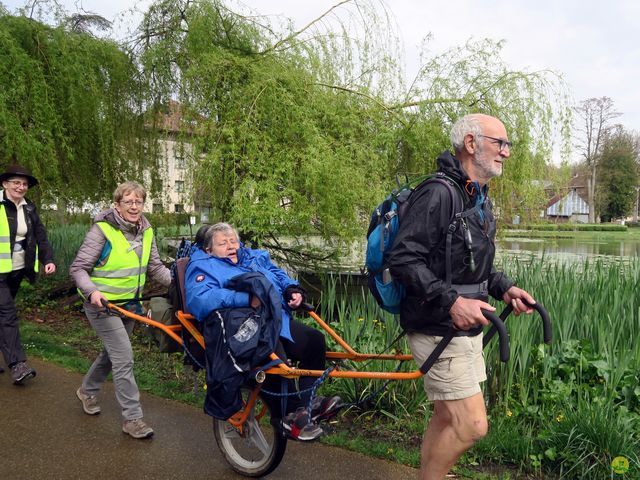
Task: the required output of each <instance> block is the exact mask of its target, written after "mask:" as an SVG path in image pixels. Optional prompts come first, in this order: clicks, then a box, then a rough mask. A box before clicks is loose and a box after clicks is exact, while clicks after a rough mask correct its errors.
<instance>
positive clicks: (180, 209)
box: [173, 203, 184, 213]
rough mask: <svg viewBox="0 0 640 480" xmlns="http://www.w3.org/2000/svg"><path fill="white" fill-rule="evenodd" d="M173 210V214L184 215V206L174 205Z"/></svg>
mask: <svg viewBox="0 0 640 480" xmlns="http://www.w3.org/2000/svg"><path fill="white" fill-rule="evenodd" d="M173 208H174V212H176V213H184V205H182V204H181V203H176V204H175V205H174V206H173Z"/></svg>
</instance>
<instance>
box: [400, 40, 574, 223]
mask: <svg viewBox="0 0 640 480" xmlns="http://www.w3.org/2000/svg"><path fill="white" fill-rule="evenodd" d="M502 48H503V43H502V42H495V41H493V40H489V39H485V40H480V41H469V42H467V43H466V44H464V45H461V46H459V47H455V48H452V49H450V50H449V51H447V52H445V53H443V54H441V55H436V56H432V57H431V58H429V59H428V60H427V61H426V62H425V63H424V65H423V66H422V68H421V69H420V71H419V73H418V75H417V77H416V79H415V80H414V82H413V84H412V87H411V89H409V91H408V93H407V95H406V99H405V100H404V101H403V102H401V103H399V104H398V105H397V106H396V107H395V108H396V109H404V110H410V111H411V112H412V113H411V115H412V116H414V117H415V118H414V120H413V121H412V125H414V126H413V127H412V129H416V130H418V131H420V132H421V133H419V134H418V135H416V134H413V135H411V137H409V138H412V139H414V140H413V141H408V142H406V143H405V144H404V145H403V146H404V148H403V149H402V151H401V152H400V165H402V168H404V169H406V170H409V171H425V170H426V171H429V170H432V169H433V168H435V164H434V162H433V159H434V158H435V155H436V154H437V153H439V152H438V151H434V150H433V148H434V147H436V148H437V147H443V148H450V147H449V140H448V135H446V138H445V135H444V134H445V133H446V134H448V131H449V130H450V128H451V126H452V125H453V123H454V122H455V121H456V120H457V119H458V118H459V117H461V116H462V115H465V114H468V113H476V112H480V113H486V114H489V115H493V116H496V117H498V118H500V119H501V120H502V121H503V122H504V124H505V126H506V128H507V132H508V134H509V138H510V140H511V141H512V142H513V145H514V146H513V148H512V149H511V157H510V158H509V159H508V160H507V161H506V162H505V166H504V173H503V175H502V176H501V177H499V178H496V179H494V180H492V183H491V192H492V193H491V195H492V198H493V201H494V203H495V204H496V205H497V206H498V212H499V213H500V215H501V217H502V219H503V220H505V219H506V220H509V219H511V218H512V216H513V215H515V214H520V215H525V217H529V218H532V217H533V218H535V217H537V216H538V214H539V211H540V210H541V209H542V208H543V205H544V204H545V202H546V196H545V195H544V192H543V191H542V188H543V187H542V185H543V182H542V181H540V180H545V178H541V175H544V174H545V173H544V172H548V169H547V168H546V167H547V166H548V165H549V164H550V163H551V161H552V155H554V152H553V146H554V142H555V145H556V146H557V147H558V148H556V151H561V152H563V154H564V155H566V154H567V148H568V145H569V138H570V135H569V133H570V132H569V127H570V120H571V110H570V108H569V101H568V94H567V91H566V86H565V84H564V82H563V80H562V78H561V76H560V75H559V74H557V73H555V72H552V71H536V72H526V71H518V70H513V69H512V68H510V67H509V65H507V63H506V62H505V61H504V60H503V59H502V56H501V51H502ZM558 127H559V128H558ZM438 132H440V137H439V138H440V139H441V141H442V143H441V145H437V144H435V145H434V144H433V143H432V144H431V146H429V145H423V144H421V143H420V141H423V139H424V137H425V136H432V137H434V138H438ZM429 148H431V150H429ZM425 153H426V155H425Z"/></svg>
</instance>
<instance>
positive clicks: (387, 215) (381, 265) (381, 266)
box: [365, 172, 466, 313]
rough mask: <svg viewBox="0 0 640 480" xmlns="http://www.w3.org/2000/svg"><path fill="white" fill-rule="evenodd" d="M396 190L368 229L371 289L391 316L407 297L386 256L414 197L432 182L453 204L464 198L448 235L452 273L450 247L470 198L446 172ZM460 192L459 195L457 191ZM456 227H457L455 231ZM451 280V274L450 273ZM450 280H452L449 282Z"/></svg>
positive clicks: (367, 259) (401, 185)
mask: <svg viewBox="0 0 640 480" xmlns="http://www.w3.org/2000/svg"><path fill="white" fill-rule="evenodd" d="M396 181H397V183H398V188H397V189H395V190H393V191H392V192H391V193H390V194H389V195H388V196H387V198H385V199H384V201H383V202H382V203H381V204H380V205H378V206H377V207H376V208H375V210H374V211H373V213H372V214H371V221H370V222H369V229H368V230H367V251H366V258H365V269H366V274H367V277H368V278H367V284H368V286H369V290H370V291H371V293H372V294H373V296H374V297H375V299H376V301H377V302H378V305H380V307H382V308H383V309H384V310H386V311H388V312H390V313H400V302H401V301H402V299H403V298H404V296H405V290H404V286H402V285H401V284H400V283H399V282H398V281H396V280H394V279H393V278H392V277H391V274H390V272H389V269H388V268H387V266H386V253H387V252H388V251H389V250H391V247H392V246H393V242H394V240H395V238H396V234H397V233H398V229H399V228H400V222H401V221H402V217H403V216H404V214H405V212H406V210H407V208H408V207H409V197H410V196H411V194H412V193H413V192H414V191H416V190H418V189H421V188H422V187H424V186H425V185H428V184H429V183H434V182H437V183H441V184H443V185H446V187H447V189H448V190H449V194H450V195H451V202H452V205H455V204H456V203H455V202H456V200H455V199H456V198H458V199H460V201H459V202H458V203H459V204H461V206H460V208H457V209H455V211H454V214H453V215H452V219H451V223H450V226H449V229H448V233H447V269H448V272H450V245H451V236H452V235H453V232H454V231H455V229H456V228H457V222H458V219H459V218H460V213H461V212H462V210H463V209H464V201H463V200H462V199H463V198H466V196H465V194H464V192H463V191H462V189H461V188H460V185H458V183H457V182H456V181H455V180H453V179H452V178H450V177H448V176H446V175H445V174H444V173H443V172H437V173H435V174H429V175H423V176H421V177H419V178H417V179H415V180H413V181H406V183H404V184H400V182H399V181H398V180H396ZM455 189H457V190H458V192H459V194H456V193H455V192H454V190H455ZM452 227H453V228H452ZM447 276H448V277H450V273H448V274H447ZM448 281H450V280H449V279H448Z"/></svg>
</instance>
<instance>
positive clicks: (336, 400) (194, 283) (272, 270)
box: [185, 223, 341, 440]
mask: <svg viewBox="0 0 640 480" xmlns="http://www.w3.org/2000/svg"><path fill="white" fill-rule="evenodd" d="M248 272H260V273H262V274H263V275H264V276H265V277H266V278H267V279H268V280H269V281H270V282H271V283H272V284H273V286H274V287H275V288H276V289H277V290H278V292H279V293H280V296H281V299H282V307H283V308H282V327H281V330H280V341H281V344H282V347H283V349H284V353H285V354H286V358H289V359H291V360H294V361H297V362H299V366H300V368H302V369H308V370H324V368H325V353H326V343H325V339H324V335H323V334H322V333H321V332H320V331H318V330H316V329H315V328H312V327H309V326H307V325H304V324H303V323H300V322H297V321H295V320H293V318H292V317H291V315H290V313H289V312H290V311H291V310H295V309H297V308H298V307H300V305H301V304H302V302H303V301H304V290H303V289H302V288H301V287H300V285H299V284H298V283H297V282H296V281H295V280H293V279H291V278H290V277H289V276H288V275H287V274H286V273H285V272H284V271H283V270H282V269H280V268H278V267H277V266H276V265H274V264H273V262H272V261H271V258H270V256H269V253H268V252H266V251H265V250H253V249H250V248H246V247H244V245H243V244H242V243H241V242H240V239H239V236H238V232H237V231H236V230H235V229H234V228H233V227H232V226H231V225H229V224H228V223H217V224H215V225H212V226H211V227H209V229H208V230H207V231H206V234H205V235H204V242H203V250H202V249H196V250H195V251H193V252H192V255H191V259H190V261H189V265H188V266H187V270H186V275H185V295H186V304H187V309H188V310H189V312H190V313H191V314H192V315H193V316H194V317H196V319H198V320H199V321H204V319H206V318H207V317H208V316H209V315H210V314H211V313H212V312H214V311H215V310H218V309H222V308H239V307H248V306H251V307H253V308H256V307H258V306H259V305H260V303H259V300H258V298H257V297H255V296H250V295H249V294H248V293H246V292H239V291H236V290H231V289H228V288H226V285H227V282H228V281H229V280H230V279H232V278H233V277H236V276H238V275H241V274H243V273H248ZM267 377H268V378H267V381H266V382H265V389H266V390H271V391H273V390H275V389H277V388H278V385H279V382H280V380H279V379H278V378H276V377H274V376H273V375H268V376H267ZM314 381H315V379H314V378H313V377H301V378H300V381H299V384H300V389H301V391H305V390H308V389H309V388H311V386H312V385H313V383H314ZM309 395H310V392H305V393H301V394H300V395H297V396H293V397H290V398H289V400H288V402H287V405H288V408H287V410H288V411H289V412H291V413H289V414H288V415H287V416H286V417H285V420H284V422H283V425H284V428H285V429H286V430H287V431H288V432H289V435H290V436H291V437H292V438H294V439H297V440H315V439H316V438H318V437H319V436H320V435H322V433H323V432H322V429H321V428H320V427H319V426H318V425H317V423H316V421H319V420H321V419H323V418H327V417H329V416H330V415H331V414H332V413H335V411H336V409H337V408H338V407H339V406H340V404H341V400H340V397H331V398H325V397H320V396H318V397H316V398H315V399H314V401H313V404H312V408H311V411H310V412H309V411H308V410H307V409H306V405H308V402H309ZM270 403H271V402H270ZM272 403H273V405H272V411H273V410H274V409H275V410H276V411H277V410H278V409H279V405H280V401H279V399H277V398H274V401H273V402H272Z"/></svg>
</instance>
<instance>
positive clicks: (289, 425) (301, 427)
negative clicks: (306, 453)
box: [282, 407, 324, 442]
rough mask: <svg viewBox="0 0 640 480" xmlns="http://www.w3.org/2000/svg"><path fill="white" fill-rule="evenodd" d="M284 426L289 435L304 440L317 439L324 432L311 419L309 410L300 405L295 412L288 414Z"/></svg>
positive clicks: (283, 421) (283, 422)
mask: <svg viewBox="0 0 640 480" xmlns="http://www.w3.org/2000/svg"><path fill="white" fill-rule="evenodd" d="M282 426H283V427H284V429H285V430H286V432H287V433H288V434H289V437H291V438H292V439H294V440H300V441H302V442H309V441H311V440H316V439H317V438H320V436H321V435H322V434H323V433H324V432H323V431H322V428H320V427H319V426H318V425H317V424H315V423H313V422H312V421H311V416H310V415H309V411H308V410H307V409H306V408H304V407H299V408H298V409H297V410H296V411H295V412H292V413H290V414H289V415H287V416H286V417H285V418H284V419H283V420H282Z"/></svg>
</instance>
